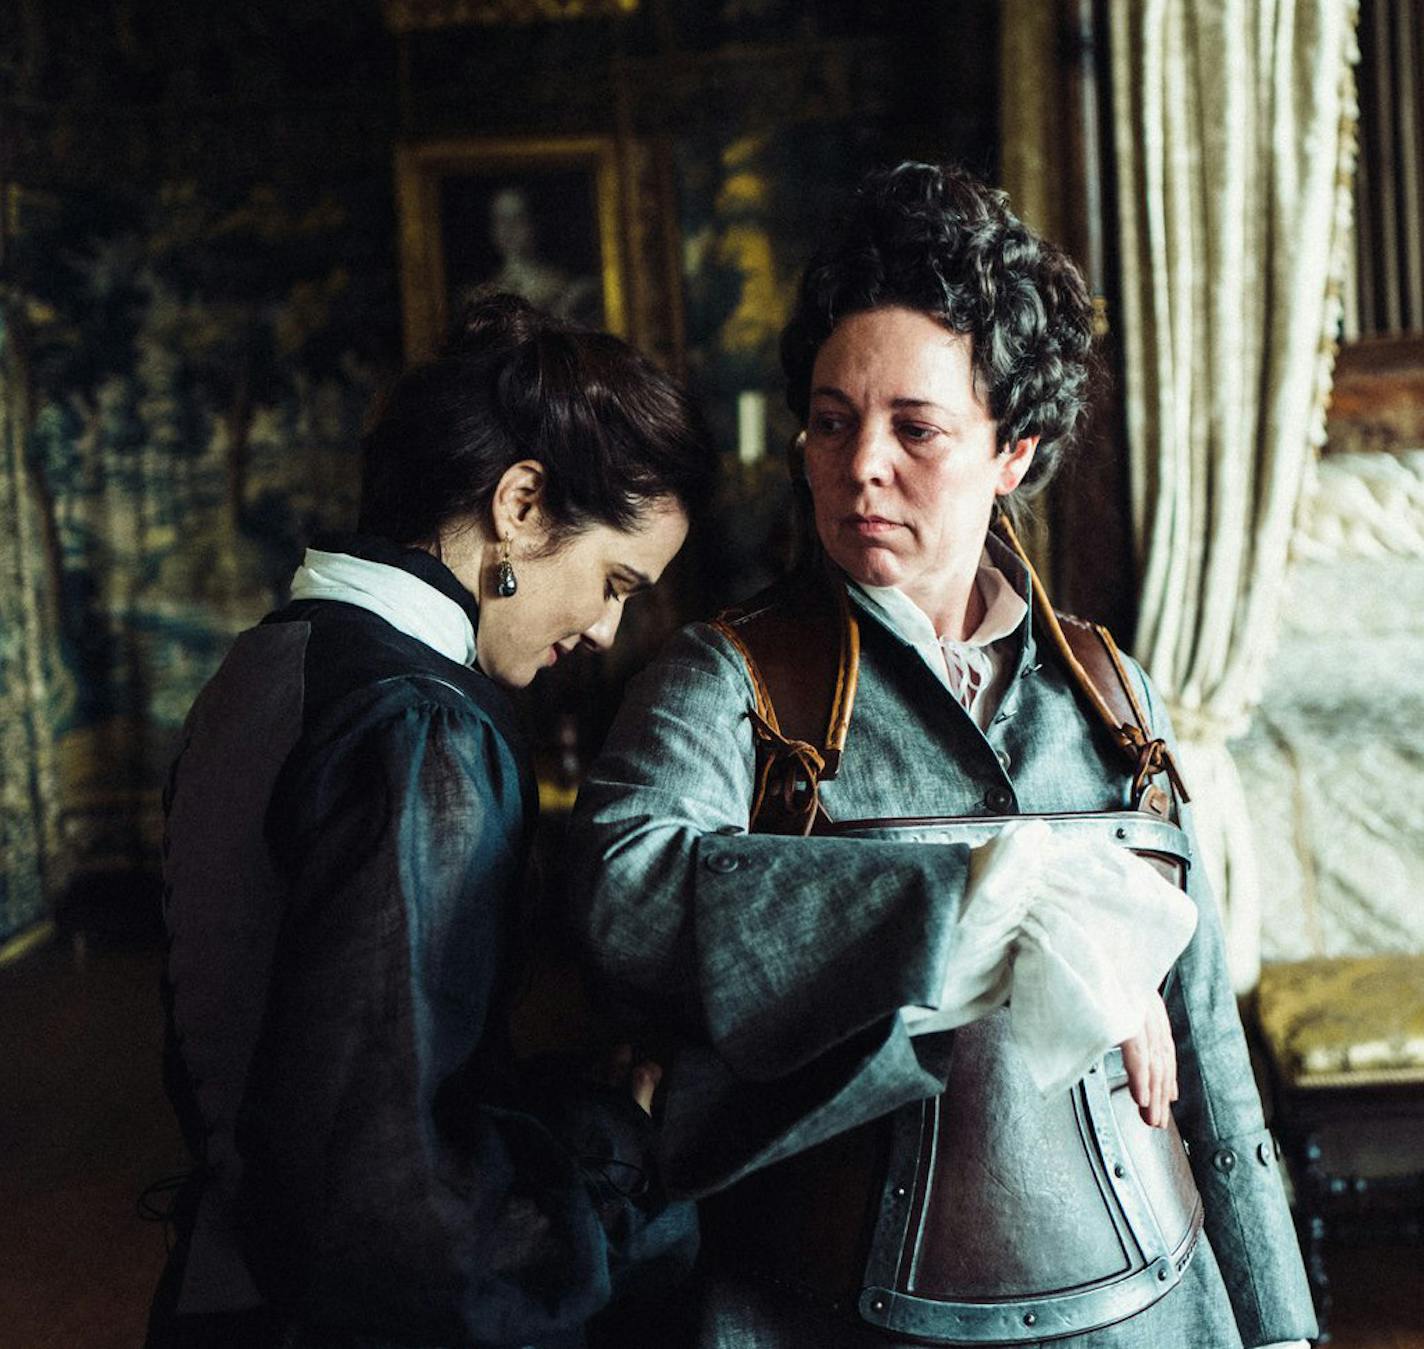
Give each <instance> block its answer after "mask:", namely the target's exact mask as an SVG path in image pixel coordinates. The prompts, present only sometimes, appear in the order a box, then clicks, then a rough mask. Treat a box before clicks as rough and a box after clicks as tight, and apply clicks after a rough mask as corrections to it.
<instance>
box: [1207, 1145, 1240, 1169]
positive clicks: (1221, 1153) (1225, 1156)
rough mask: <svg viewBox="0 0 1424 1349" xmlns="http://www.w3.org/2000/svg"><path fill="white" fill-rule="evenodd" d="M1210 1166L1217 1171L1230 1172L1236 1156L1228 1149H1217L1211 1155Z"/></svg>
mask: <svg viewBox="0 0 1424 1349" xmlns="http://www.w3.org/2000/svg"><path fill="white" fill-rule="evenodd" d="M1211 1164H1212V1165H1213V1166H1214V1167H1216V1169H1217V1170H1218V1171H1230V1170H1231V1169H1232V1167H1234V1166H1235V1165H1236V1154H1235V1153H1234V1152H1232V1150H1231V1149H1230V1148H1217V1150H1216V1152H1215V1153H1214V1154H1213V1155H1212V1159H1211Z"/></svg>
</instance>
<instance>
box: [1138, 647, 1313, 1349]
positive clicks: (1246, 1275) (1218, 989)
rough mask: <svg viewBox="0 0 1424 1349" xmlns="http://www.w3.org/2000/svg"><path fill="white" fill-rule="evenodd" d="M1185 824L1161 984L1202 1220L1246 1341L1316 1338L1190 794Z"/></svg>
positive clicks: (1154, 700)
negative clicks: (1192, 928)
mask: <svg viewBox="0 0 1424 1349" xmlns="http://www.w3.org/2000/svg"><path fill="white" fill-rule="evenodd" d="M1133 671H1134V673H1135V675H1136V676H1137V679H1138V683H1139V685H1140V687H1141V689H1142V691H1143V694H1144V697H1145V699H1146V708H1147V713H1148V720H1149V723H1150V724H1151V726H1152V727H1153V729H1154V731H1155V732H1156V733H1157V734H1158V735H1162V736H1164V737H1165V738H1166V739H1167V741H1168V743H1169V745H1170V746H1171V748H1172V752H1173V754H1174V755H1176V753H1177V750H1176V744H1175V739H1174V737H1173V734H1172V729H1171V725H1170V721H1169V719H1168V718H1167V715H1166V712H1165V710H1164V709H1163V707H1162V705H1161V701H1160V699H1159V698H1158V697H1157V696H1156V693H1155V690H1154V689H1153V688H1152V685H1151V683H1150V681H1149V680H1148V679H1147V678H1146V676H1145V675H1144V674H1143V673H1142V671H1141V669H1140V668H1138V667H1136V666H1135V665H1134V666H1133ZM1178 762H1179V763H1180V758H1179V759H1178ZM1190 785H1191V784H1190V782H1189V783H1188V789H1189V790H1190ZM1182 826H1183V828H1184V829H1185V830H1186V832H1187V836H1188V838H1189V839H1190V841H1191V847H1192V853H1193V856H1194V858H1195V859H1196V861H1195V863H1194V865H1193V866H1192V868H1191V872H1190V876H1189V880H1188V893H1189V895H1190V896H1191V898H1192V899H1193V900H1194V901H1195V902H1196V905H1197V912H1198V921H1197V928H1196V933H1195V934H1194V936H1193V937H1192V940H1191V941H1190V942H1189V943H1188V944H1187V948H1186V950H1185V951H1184V952H1183V953H1182V955H1181V957H1180V958H1179V959H1178V961H1177V965H1176V967H1175V970H1174V973H1173V975H1172V976H1171V977H1170V979H1169V983H1168V987H1167V990H1166V994H1165V997H1166V1003H1167V1011H1168V1015H1169V1016H1170V1018H1171V1023H1172V1034H1173V1037H1174V1038H1175V1041H1176V1048H1177V1079H1178V1087H1179V1091H1180V1099H1179V1100H1178V1101H1177V1103H1176V1105H1174V1106H1173V1108H1172V1113H1173V1115H1174V1116H1175V1118H1176V1121H1177V1127H1178V1129H1179V1131H1180V1132H1181V1135H1182V1137H1183V1139H1184V1140H1185V1141H1186V1143H1187V1146H1188V1148H1189V1150H1190V1154H1191V1166H1192V1172H1193V1174H1194V1176H1195V1177H1196V1182H1197V1188H1198V1189H1199V1190H1200V1191H1201V1195H1202V1202H1203V1205H1204V1208H1205V1216H1206V1232H1207V1235H1208V1237H1209V1238H1210V1239H1211V1244H1212V1249H1213V1250H1214V1251H1215V1252H1216V1256H1217V1260H1218V1262H1219V1264H1220V1266H1221V1273H1222V1277H1223V1279H1224V1280H1225V1283H1226V1287H1227V1291H1228V1293H1229V1294H1230V1297H1231V1302H1232V1307H1233V1310H1234V1311H1235V1313H1236V1321H1237V1325H1238V1326H1239V1327H1240V1330H1241V1338H1242V1342H1243V1343H1244V1344H1245V1345H1246V1346H1248V1349H1250V1346H1259V1345H1271V1344H1275V1343H1278V1342H1282V1341H1288V1342H1293V1341H1296V1340H1299V1339H1314V1337H1315V1336H1316V1334H1317V1333H1318V1330H1317V1327H1316V1321H1315V1313H1314V1310H1313V1305H1312V1302H1311V1296H1310V1289H1309V1286H1308V1284H1307V1282H1306V1277H1305V1268H1304V1265H1303V1264H1302V1261H1301V1257H1300V1245H1299V1242H1298V1240H1297V1238H1296V1233H1295V1225H1294V1222H1293V1220H1292V1218H1291V1213H1290V1207H1289V1205H1288V1204H1287V1202H1286V1196H1285V1189H1284V1186H1283V1184H1282V1177H1281V1164H1280V1161H1279V1160H1278V1158H1277V1156H1276V1148H1275V1143H1274V1140H1273V1139H1272V1137H1271V1134H1270V1131H1269V1130H1268V1129H1267V1128H1266V1126H1265V1120H1264V1118H1263V1115H1262V1111H1261V1099H1260V1096H1259V1094H1258V1092H1257V1088H1256V1080H1255V1076H1254V1074H1253V1072H1252V1068H1251V1061H1250V1056H1249V1054H1248V1051H1247V1048H1246V1040H1245V1036H1244V1034H1243V1033H1242V1029H1241V1018H1240V1014H1239V1012H1238V1010H1237V1003H1236V996H1235V993H1234V991H1233V988H1232V984H1231V978H1230V974H1229V971H1228V968H1227V963H1226V944H1225V938H1224V935H1223V932H1222V924H1221V917H1220V913H1219V911H1218V908H1217V902H1216V898H1215V896H1214V895H1213V894H1212V892H1211V888H1210V886H1209V885H1208V883H1207V881H1206V877H1205V875H1204V869H1203V867H1202V865H1201V861H1200V850H1199V848H1198V845H1197V841H1196V834H1195V831H1194V829H1193V827H1192V819H1191V807H1190V806H1185V807H1184V808H1183V810H1182Z"/></svg>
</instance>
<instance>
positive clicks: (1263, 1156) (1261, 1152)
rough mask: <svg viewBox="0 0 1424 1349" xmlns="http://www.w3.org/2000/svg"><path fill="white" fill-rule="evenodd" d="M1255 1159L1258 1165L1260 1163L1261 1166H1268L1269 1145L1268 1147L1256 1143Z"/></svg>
mask: <svg viewBox="0 0 1424 1349" xmlns="http://www.w3.org/2000/svg"><path fill="white" fill-rule="evenodd" d="M1256 1157H1257V1160H1259V1161H1260V1163H1261V1165H1262V1166H1270V1164H1271V1145H1270V1144H1269V1143H1257V1144H1256Z"/></svg>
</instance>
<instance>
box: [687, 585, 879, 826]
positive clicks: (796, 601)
mask: <svg viewBox="0 0 1424 1349" xmlns="http://www.w3.org/2000/svg"><path fill="white" fill-rule="evenodd" d="M712 626H713V627H714V628H716V629H717V631H718V632H720V633H722V634H723V636H725V637H726V638H727V640H728V641H729V642H731V643H732V645H733V646H734V647H736V649H737V651H738V653H739V654H740V655H741V657H742V660H743V661H745V662H746V666H747V673H748V674H749V675H750V676H751V681H752V689H753V691H754V693H755V696H756V709H755V711H754V712H753V713H752V729H753V731H754V732H755V734H756V742H757V781H756V794H755V796H754V798H753V801H752V811H751V828H752V829H753V831H755V832H757V833H763V834H809V833H811V832H812V830H813V829H814V828H815V826H816V824H817V822H818V821H820V822H825V821H826V820H827V816H826V813H825V811H824V809H823V808H822V806H821V800H820V784H821V783H822V782H823V781H829V780H831V779H832V778H834V777H835V775H836V773H837V771H838V770H839V769H840V763H841V753H842V751H843V750H844V749H845V741H846V733H847V731H848V730H849V729H850V719H851V712H852V710H853V709H854V707H855V690H856V681H857V678H858V676H859V673H860V625H859V623H858V622H857V621H856V617H855V615H854V614H853V613H852V612H851V607H850V600H849V598H848V596H847V595H846V591H845V586H844V584H842V583H840V582H838V581H836V580H833V578H831V577H830V576H829V575H827V574H826V573H825V571H824V570H823V569H822V568H820V567H816V568H814V569H810V568H808V569H806V570H804V571H801V572H797V573H793V574H792V575H791V576H789V577H787V578H786V579H785V580H783V581H781V582H779V583H778V584H777V585H775V586H773V587H772V588H771V589H770V590H768V591H765V592H763V593H762V595H760V596H758V597H757V598H756V599H755V600H753V601H751V602H750V603H749V604H747V605H744V606H741V607H739V608H734V609H727V610H724V611H723V612H722V613H721V614H719V615H718V616H717V618H716V619H715V620H714V621H713V623H712Z"/></svg>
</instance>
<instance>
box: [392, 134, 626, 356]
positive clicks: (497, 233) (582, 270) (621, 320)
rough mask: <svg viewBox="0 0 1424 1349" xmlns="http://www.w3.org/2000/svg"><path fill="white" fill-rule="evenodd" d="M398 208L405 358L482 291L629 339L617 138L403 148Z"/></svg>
mask: <svg viewBox="0 0 1424 1349" xmlns="http://www.w3.org/2000/svg"><path fill="white" fill-rule="evenodd" d="M396 200H397V202H398V206H399V211H400V251H401V292H402V305H403V309H404V318H405V347H406V357H407V359H409V360H418V359H420V358H422V357H425V356H429V355H430V354H432V353H433V352H434V351H435V350H436V349H437V348H438V347H439V345H440V342H441V340H442V338H443V336H444V334H445V332H446V331H447V329H448V326H449V324H450V323H451V322H452V321H453V320H454V319H455V318H456V317H457V316H458V315H459V312H460V309H461V308H462V306H463V304H464V302H465V301H466V299H467V298H468V297H469V296H470V295H472V294H473V293H475V292H476V291H478V290H481V289H484V288H493V289H497V290H510V291H514V292H516V293H517V294H520V295H523V296H524V297H525V298H526V299H528V300H530V301H531V302H532V303H534V304H536V305H538V306H540V307H541V308H543V309H548V310H550V311H551V312H553V313H554V314H557V315H559V316H560V317H563V318H568V319H572V320H574V321H576V322H579V323H583V324H587V325H589V326H591V327H596V328H606V329H608V330H609V331H611V332H615V333H619V334H621V335H624V336H626V335H627V334H628V318H627V306H626V303H625V297H624V284H623V247H622V240H621V237H620V230H619V218H620V210H619V201H620V188H619V179H618V158H617V155H616V153H615V144H614V141H613V139H612V138H611V137H599V136H588V137H562V138H533V137H513V138H503V139H493V138H487V137H468V138H464V139H457V140H441V141H428V142H424V143H421V144H415V145H404V146H401V147H399V148H398V150H397V152H396Z"/></svg>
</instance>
